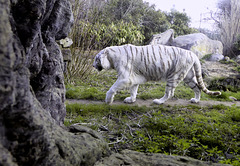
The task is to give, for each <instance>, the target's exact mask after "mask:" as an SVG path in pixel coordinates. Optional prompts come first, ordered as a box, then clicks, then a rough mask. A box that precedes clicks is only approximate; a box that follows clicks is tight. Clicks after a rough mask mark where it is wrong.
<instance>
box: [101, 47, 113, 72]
mask: <svg viewBox="0 0 240 166" xmlns="http://www.w3.org/2000/svg"><path fill="white" fill-rule="evenodd" d="M108 58H109V51H108V49H107V48H106V49H105V50H104V52H103V53H102V54H101V57H100V59H101V65H102V67H103V68H104V69H106V70H108V69H110V68H111V64H110V62H109V60H108Z"/></svg>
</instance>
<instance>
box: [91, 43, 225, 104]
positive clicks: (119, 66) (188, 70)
mask: <svg viewBox="0 0 240 166" xmlns="http://www.w3.org/2000/svg"><path fill="white" fill-rule="evenodd" d="M93 67H95V68H96V69H97V70H99V71H101V70H102V69H106V70H108V69H115V70H116V71H117V73H118V79H117V81H116V82H115V83H114V84H113V85H112V87H111V88H110V89H109V91H108V92H107V94H106V99H105V102H106V103H109V104H110V103H112V102H113V98H114V95H115V94H116V92H117V91H119V90H122V89H124V88H127V87H128V88H129V89H130V94H131V96H130V97H127V98H125V99H124V102H125V103H133V102H135V101H136V96H137V90H138V85H139V84H143V83H145V82H146V81H160V80H165V81H167V85H166V89H165V95H164V96H163V97H162V98H160V99H155V100H153V102H154V103H155V104H162V103H164V102H165V101H166V100H168V99H169V98H171V97H172V96H173V95H174V90H175V88H176V87H177V85H178V84H179V83H180V82H181V81H182V80H183V81H184V82H185V83H186V84H188V85H189V86H190V88H192V89H193V90H194V92H195V98H192V99H191V102H192V103H198V102H199V100H200V96H201V90H202V91H203V92H205V93H206V94H209V95H216V96H217V95H221V92H212V91H209V90H208V89H207V88H206V87H205V85H204V83H203V79H202V74H201V64H200V61H199V59H198V57H197V56H196V55H195V54H194V53H193V52H191V51H188V50H185V49H181V48H178V47H171V46H163V45H146V46H134V45H129V44H128V45H123V46H112V47H107V48H105V49H103V50H102V51H100V52H99V53H98V54H97V55H96V57H95V60H94V62H93Z"/></svg>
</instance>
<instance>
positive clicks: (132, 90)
mask: <svg viewBox="0 0 240 166" xmlns="http://www.w3.org/2000/svg"><path fill="white" fill-rule="evenodd" d="M138 86H139V85H138V84H137V85H133V86H132V87H131V88H130V94H131V96H130V97H127V98H125V99H124V103H128V104H131V103H134V102H135V101H136V97H137V91H138Z"/></svg>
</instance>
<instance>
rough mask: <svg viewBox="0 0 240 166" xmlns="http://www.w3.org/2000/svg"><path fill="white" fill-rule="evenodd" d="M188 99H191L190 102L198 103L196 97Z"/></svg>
mask: <svg viewBox="0 0 240 166" xmlns="http://www.w3.org/2000/svg"><path fill="white" fill-rule="evenodd" d="M190 101H191V103H198V102H199V100H198V99H196V98H192V99H191V100H190Z"/></svg>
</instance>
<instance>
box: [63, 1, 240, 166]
mask: <svg viewBox="0 0 240 166" xmlns="http://www.w3.org/2000/svg"><path fill="white" fill-rule="evenodd" d="M239 6H240V5H239V2H238V1H237V0H219V10H218V11H217V12H216V13H212V18H211V19H214V20H215V21H216V24H217V26H218V32H217V33H215V32H214V35H213V33H212V32H210V31H207V30H201V31H204V32H205V33H206V34H207V35H208V36H210V37H215V38H216V36H217V38H218V39H219V40H221V41H222V42H223V44H224V53H225V55H228V56H230V57H231V58H233V57H236V55H237V54H238V52H239V49H240V42H239V41H240V40H239V36H238V35H236V34H240V32H239V26H240V23H239V22H240V21H237V20H238V18H239V15H238V14H237V11H239ZM73 11H74V18H75V22H74V25H73V30H72V32H71V35H70V38H72V39H73V42H74V43H73V45H72V47H71V52H72V61H71V63H69V64H68V72H67V73H66V75H65V79H66V98H67V99H84V100H95V101H104V99H105V94H106V91H107V90H108V89H109V88H110V87H111V85H112V84H113V83H114V82H115V81H116V79H117V73H116V72H115V71H108V72H102V73H96V71H93V68H92V62H93V57H94V56H95V55H96V54H97V53H98V51H99V50H101V49H103V48H105V47H107V46H111V45H122V44H126V43H131V44H135V45H144V44H147V43H148V42H149V39H150V38H151V37H152V35H153V34H156V33H161V32H164V31H165V30H167V29H169V28H172V29H174V30H175V35H176V36H179V35H185V34H189V33H193V32H196V31H197V30H196V29H192V28H189V27H190V26H189V25H190V21H191V20H190V17H189V16H187V15H186V13H184V12H179V11H176V10H171V11H170V12H164V11H160V10H156V9H155V6H150V5H149V4H148V3H146V2H143V0H75V1H74V4H73ZM216 34H217V35H216ZM237 67H238V66H236V68H237ZM236 70H239V68H237V69H236ZM224 82H225V81H224V78H220V79H215V80H213V81H212V82H209V87H210V88H211V89H221V91H222V95H221V96H218V97H211V96H208V95H206V94H204V93H202V100H218V101H231V99H230V98H229V97H230V96H232V97H234V98H235V99H236V100H240V93H239V82H237V84H236V86H235V85H229V84H227V85H226V84H224ZM216 85H217V86H216ZM164 89H165V84H164V83H158V82H157V83H156V82H149V83H146V84H144V85H141V86H140V87H139V90H138V96H137V98H138V99H142V100H147V99H154V98H159V97H161V96H163V94H164ZM127 96H129V92H128V90H123V91H121V92H119V93H117V95H116V97H115V100H121V101H122V100H123V99H124V98H125V97H127ZM193 96H194V93H193V91H192V90H191V89H190V88H188V87H187V86H185V85H184V84H183V83H182V84H180V86H178V87H177V89H176V91H175V96H174V98H181V99H186V100H189V99H190V98H192V97H193ZM66 107H67V116H66V119H65V125H66V126H69V125H76V124H80V125H85V126H88V127H91V128H92V129H94V130H97V131H99V132H100V133H101V134H102V135H103V137H104V138H105V140H106V141H107V142H108V143H109V146H110V147H111V149H112V150H113V151H116V152H118V151H120V150H122V149H133V150H137V151H141V152H150V153H166V154H170V155H173V154H174V155H183V156H190V157H193V158H196V159H199V160H205V161H210V162H220V163H229V164H233V165H235V166H238V165H239V164H240V163H239V159H240V148H239V147H240V139H239V138H240V130H239V129H240V108H239V107H237V106H235V105H233V106H231V107H227V106H224V105H217V106H206V107H200V106H197V105H189V106H178V107H177V106H167V105H162V106H154V105H151V106H149V107H146V106H143V107H138V106H135V105H111V106H109V105H106V104H78V103H71V101H68V102H67V103H66Z"/></svg>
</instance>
